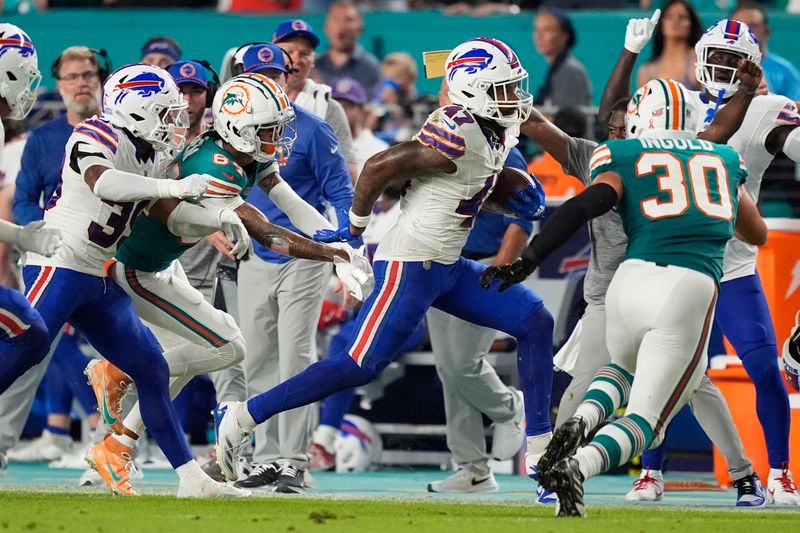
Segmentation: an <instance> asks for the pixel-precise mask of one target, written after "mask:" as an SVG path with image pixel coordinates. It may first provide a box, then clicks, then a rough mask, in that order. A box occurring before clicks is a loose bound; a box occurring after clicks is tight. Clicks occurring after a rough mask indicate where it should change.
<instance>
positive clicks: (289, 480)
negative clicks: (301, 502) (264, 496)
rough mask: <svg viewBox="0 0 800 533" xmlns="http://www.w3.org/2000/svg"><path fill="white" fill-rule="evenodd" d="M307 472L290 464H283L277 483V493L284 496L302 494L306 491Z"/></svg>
mask: <svg viewBox="0 0 800 533" xmlns="http://www.w3.org/2000/svg"><path fill="white" fill-rule="evenodd" d="M305 473H306V471H305V470H300V469H299V468H297V467H295V466H294V465H292V464H291V463H289V462H283V464H281V465H280V470H278V481H276V482H275V492H280V493H283V494H302V493H304V492H305V491H306V489H305V486H304V482H305Z"/></svg>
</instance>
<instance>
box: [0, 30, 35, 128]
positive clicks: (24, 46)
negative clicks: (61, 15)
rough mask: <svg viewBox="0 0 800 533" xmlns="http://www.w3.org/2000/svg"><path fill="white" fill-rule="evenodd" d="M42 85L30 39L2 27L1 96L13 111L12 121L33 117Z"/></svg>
mask: <svg viewBox="0 0 800 533" xmlns="http://www.w3.org/2000/svg"><path fill="white" fill-rule="evenodd" d="M41 81H42V74H41V73H40V72H39V59H38V57H37V55H36V48H35V47H34V46H33V42H31V38H30V37H28V34H27V33H25V32H24V31H22V30H21V29H19V28H18V27H17V26H14V25H13V24H9V23H7V22H3V23H0V96H2V97H3V98H4V99H5V101H6V103H8V107H9V108H11V113H10V114H9V118H12V119H15V120H22V119H23V118H25V117H26V116H27V115H28V113H30V111H31V109H33V104H35V103H36V94H35V91H36V89H37V88H38V87H39V82H41Z"/></svg>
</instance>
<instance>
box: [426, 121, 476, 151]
mask: <svg viewBox="0 0 800 533" xmlns="http://www.w3.org/2000/svg"><path fill="white" fill-rule="evenodd" d="M423 129H427V130H429V131H430V133H433V134H435V135H438V136H440V137H444V138H445V139H447V140H448V141H453V144H458V145H460V146H466V145H467V144H466V143H465V142H464V138H463V137H459V136H458V135H456V134H455V133H449V132H447V131H445V130H443V129H442V128H439V127H437V126H435V125H433V124H431V123H430V122H426V123H425V126H423Z"/></svg>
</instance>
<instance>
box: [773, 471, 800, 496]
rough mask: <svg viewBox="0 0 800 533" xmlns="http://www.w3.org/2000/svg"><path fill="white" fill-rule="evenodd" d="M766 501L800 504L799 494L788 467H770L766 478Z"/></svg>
mask: <svg viewBox="0 0 800 533" xmlns="http://www.w3.org/2000/svg"><path fill="white" fill-rule="evenodd" d="M767 503H772V504H775V505H800V494H798V493H797V487H796V486H795V484H794V480H793V479H792V473H791V472H789V470H788V469H786V468H783V469H776V468H770V470H769V480H767Z"/></svg>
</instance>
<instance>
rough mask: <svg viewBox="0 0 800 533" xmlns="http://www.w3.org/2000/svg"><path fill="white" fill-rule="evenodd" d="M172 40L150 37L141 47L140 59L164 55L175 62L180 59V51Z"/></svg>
mask: <svg viewBox="0 0 800 533" xmlns="http://www.w3.org/2000/svg"><path fill="white" fill-rule="evenodd" d="M177 44H178V43H177V42H175V40H173V39H167V38H159V37H152V38H150V39H148V40H147V42H146V43H144V46H143V47H142V57H145V56H146V55H148V54H165V55H168V56H169V57H171V58H172V60H173V61H177V60H179V59H180V58H181V49H180V47H179V46H177Z"/></svg>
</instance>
